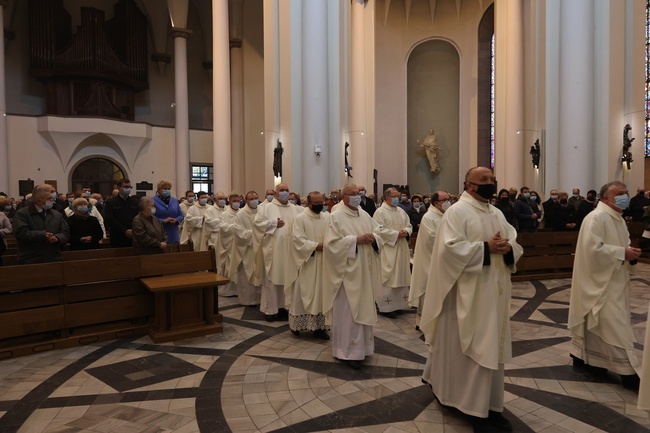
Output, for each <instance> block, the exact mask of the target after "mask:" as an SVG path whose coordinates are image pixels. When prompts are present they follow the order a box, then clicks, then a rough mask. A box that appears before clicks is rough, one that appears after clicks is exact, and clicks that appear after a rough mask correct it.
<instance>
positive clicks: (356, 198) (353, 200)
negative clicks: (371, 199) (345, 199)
mask: <svg viewBox="0 0 650 433" xmlns="http://www.w3.org/2000/svg"><path fill="white" fill-rule="evenodd" d="M360 204H361V196H360V195H352V196H350V206H352V207H359V205H360Z"/></svg>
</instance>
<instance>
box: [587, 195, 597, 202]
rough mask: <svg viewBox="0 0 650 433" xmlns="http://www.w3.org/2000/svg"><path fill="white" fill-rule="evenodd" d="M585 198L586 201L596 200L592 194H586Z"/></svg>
mask: <svg viewBox="0 0 650 433" xmlns="http://www.w3.org/2000/svg"><path fill="white" fill-rule="evenodd" d="M587 200H588V201H594V200H596V197H594V196H593V195H588V196H587Z"/></svg>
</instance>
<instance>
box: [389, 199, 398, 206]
mask: <svg viewBox="0 0 650 433" xmlns="http://www.w3.org/2000/svg"><path fill="white" fill-rule="evenodd" d="M390 203H391V204H392V205H393V206H397V205H398V204H399V197H393V198H391V199H390Z"/></svg>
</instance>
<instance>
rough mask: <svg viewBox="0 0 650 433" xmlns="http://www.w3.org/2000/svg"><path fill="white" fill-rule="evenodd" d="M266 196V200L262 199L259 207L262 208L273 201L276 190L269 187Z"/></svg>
mask: <svg viewBox="0 0 650 433" xmlns="http://www.w3.org/2000/svg"><path fill="white" fill-rule="evenodd" d="M264 197H265V198H266V199H265V200H263V201H261V202H260V204H259V209H260V210H261V209H262V208H263V207H264V206H266V205H267V204H269V203H271V202H272V201H273V199H274V198H275V190H274V189H271V188H269V189H267V190H266V192H265V193H264Z"/></svg>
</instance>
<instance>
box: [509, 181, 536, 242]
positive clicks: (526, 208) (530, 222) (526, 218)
mask: <svg viewBox="0 0 650 433" xmlns="http://www.w3.org/2000/svg"><path fill="white" fill-rule="evenodd" d="M520 192H521V194H519V197H517V200H516V201H515V204H514V208H515V218H516V219H517V231H518V232H520V233H534V232H535V230H536V223H537V216H538V215H537V214H536V213H534V212H533V209H532V208H531V206H530V202H529V201H530V189H529V188H528V187H527V186H522V187H521V190H520Z"/></svg>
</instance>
